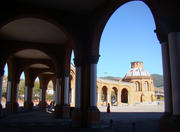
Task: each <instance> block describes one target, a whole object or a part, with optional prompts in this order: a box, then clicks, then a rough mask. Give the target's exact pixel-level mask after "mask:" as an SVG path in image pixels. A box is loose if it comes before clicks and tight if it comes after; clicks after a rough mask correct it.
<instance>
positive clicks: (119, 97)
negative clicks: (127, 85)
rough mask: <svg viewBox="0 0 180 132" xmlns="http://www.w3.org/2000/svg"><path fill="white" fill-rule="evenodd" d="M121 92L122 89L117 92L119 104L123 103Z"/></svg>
mask: <svg viewBox="0 0 180 132" xmlns="http://www.w3.org/2000/svg"><path fill="white" fill-rule="evenodd" d="M120 95H121V94H120V90H118V92H117V102H118V103H117V105H118V106H119V105H120V104H121V96H120Z"/></svg>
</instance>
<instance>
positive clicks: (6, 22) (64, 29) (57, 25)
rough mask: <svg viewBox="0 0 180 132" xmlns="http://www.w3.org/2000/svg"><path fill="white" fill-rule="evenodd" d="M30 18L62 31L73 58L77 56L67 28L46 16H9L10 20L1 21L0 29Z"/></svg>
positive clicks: (26, 14)
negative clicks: (72, 52) (71, 50)
mask: <svg viewBox="0 0 180 132" xmlns="http://www.w3.org/2000/svg"><path fill="white" fill-rule="evenodd" d="M30 18H31V19H38V20H41V21H44V22H46V23H48V24H50V25H52V26H54V27H56V28H57V29H58V30H60V31H62V32H63V33H64V35H65V36H66V37H67V39H68V44H69V45H70V47H72V49H73V50H74V53H75V56H76V55H77V52H78V51H77V47H76V45H75V42H74V39H73V35H72V34H71V32H70V31H69V30H68V28H66V25H64V24H63V23H64V22H62V21H60V19H59V20H55V19H56V18H54V17H51V16H46V15H45V14H41V13H38V14H37V13H36V14H34V13H29V12H28V13H26V12H25V13H24V14H23V15H22V14H21V15H16V16H11V17H10V18H8V19H6V20H4V21H3V20H2V21H1V23H0V29H2V28H3V27H5V26H6V25H8V24H9V23H12V22H14V21H17V20H22V19H30ZM66 44H67V43H66Z"/></svg>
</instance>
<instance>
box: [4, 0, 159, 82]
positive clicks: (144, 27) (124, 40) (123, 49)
mask: <svg viewBox="0 0 180 132" xmlns="http://www.w3.org/2000/svg"><path fill="white" fill-rule="evenodd" d="M154 30H155V22H154V19H153V16H152V13H151V11H150V9H149V8H148V6H147V5H145V4H144V3H143V2H141V1H133V2H128V3H126V4H124V5H123V6H121V7H119V8H118V9H117V10H116V11H115V12H114V13H113V15H112V16H111V17H110V19H109V21H108V22H107V24H106V26H105V28H104V31H103V33H102V36H101V40H100V58H99V62H98V65H97V76H98V77H103V76H114V77H124V76H125V74H126V73H127V72H128V70H130V66H131V65H130V63H131V62H133V61H143V65H144V69H145V70H147V71H148V72H149V73H150V74H153V73H157V74H162V56H161V45H160V43H159V41H158V39H157V37H156V34H155V33H154ZM73 58H74V56H73V55H72V59H71V60H73ZM5 74H6V75H7V66H6V68H5ZM23 76H24V75H23V74H22V76H21V78H22V77H23Z"/></svg>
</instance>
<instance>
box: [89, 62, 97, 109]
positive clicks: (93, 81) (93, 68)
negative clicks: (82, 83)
mask: <svg viewBox="0 0 180 132" xmlns="http://www.w3.org/2000/svg"><path fill="white" fill-rule="evenodd" d="M90 72H91V73H90V106H91V107H96V106H97V102H96V101H97V86H96V85H97V64H90Z"/></svg>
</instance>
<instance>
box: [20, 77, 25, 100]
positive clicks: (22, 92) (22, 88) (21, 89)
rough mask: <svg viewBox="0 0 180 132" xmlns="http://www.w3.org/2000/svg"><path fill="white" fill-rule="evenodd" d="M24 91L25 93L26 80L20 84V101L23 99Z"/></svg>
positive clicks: (22, 80)
mask: <svg viewBox="0 0 180 132" xmlns="http://www.w3.org/2000/svg"><path fill="white" fill-rule="evenodd" d="M24 91H25V80H24V79H21V80H20V82H19V90H18V97H19V98H20V99H23V97H24Z"/></svg>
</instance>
